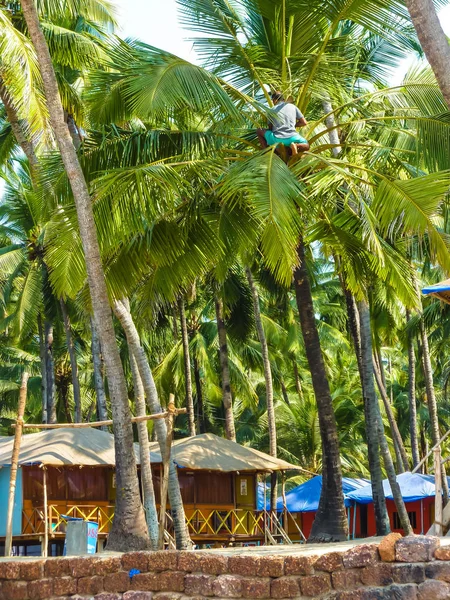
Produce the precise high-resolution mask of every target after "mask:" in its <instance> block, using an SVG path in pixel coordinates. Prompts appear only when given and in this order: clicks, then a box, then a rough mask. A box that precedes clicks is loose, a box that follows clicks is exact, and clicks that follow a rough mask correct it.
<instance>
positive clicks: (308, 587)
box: [300, 573, 331, 597]
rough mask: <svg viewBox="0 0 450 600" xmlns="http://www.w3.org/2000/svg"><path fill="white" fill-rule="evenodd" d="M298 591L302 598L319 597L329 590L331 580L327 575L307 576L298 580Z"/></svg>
mask: <svg viewBox="0 0 450 600" xmlns="http://www.w3.org/2000/svg"><path fill="white" fill-rule="evenodd" d="M300 590H301V592H302V594H303V596H313V597H316V596H320V595H321V594H325V592H329V591H330V590H331V579H330V575H329V574H328V573H319V574H318V575H307V576H306V577H301V578H300Z"/></svg>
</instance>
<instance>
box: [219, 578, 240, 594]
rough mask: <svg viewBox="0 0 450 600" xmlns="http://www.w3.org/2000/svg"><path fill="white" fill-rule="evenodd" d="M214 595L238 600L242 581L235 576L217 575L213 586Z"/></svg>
mask: <svg viewBox="0 0 450 600" xmlns="http://www.w3.org/2000/svg"><path fill="white" fill-rule="evenodd" d="M213 590H214V595H215V596H218V597H219V598H240V597H241V596H242V579H241V577H236V576H235V575H219V576H218V577H216V580H215V581H214V584H213Z"/></svg>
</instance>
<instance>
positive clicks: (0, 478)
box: [0, 467, 22, 537]
mask: <svg viewBox="0 0 450 600" xmlns="http://www.w3.org/2000/svg"><path fill="white" fill-rule="evenodd" d="M10 474H11V469H10V467H2V468H0V537H4V536H5V535H6V513H7V511H8V497H9V477H10ZM21 532H22V469H18V470H17V480H16V492H15V495H14V509H13V535H20V534H21Z"/></svg>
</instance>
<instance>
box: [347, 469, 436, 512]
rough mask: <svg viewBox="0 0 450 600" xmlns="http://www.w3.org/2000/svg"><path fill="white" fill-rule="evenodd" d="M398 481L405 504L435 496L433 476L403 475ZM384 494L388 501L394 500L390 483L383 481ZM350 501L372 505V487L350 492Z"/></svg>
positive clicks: (367, 486) (348, 496)
mask: <svg viewBox="0 0 450 600" xmlns="http://www.w3.org/2000/svg"><path fill="white" fill-rule="evenodd" d="M397 481H398V483H399V485H400V491H401V493H402V496H403V500H404V501H405V502H414V501H416V500H422V499H423V498H430V497H431V496H434V495H435V488H434V477H433V476H431V475H422V474H421V473H409V472H407V473H401V474H400V475H397ZM383 488H384V494H385V496H386V498H387V499H389V500H393V496H392V491H391V486H390V485H389V481H388V480H387V479H385V480H384V481H383ZM346 498H347V499H348V500H355V501H356V502H358V503H359V504H371V503H372V502H373V500H372V487H371V485H370V484H369V485H366V486H365V487H362V488H360V489H358V490H354V491H352V492H349V493H348V494H347V495H346Z"/></svg>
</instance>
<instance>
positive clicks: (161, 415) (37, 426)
mask: <svg viewBox="0 0 450 600" xmlns="http://www.w3.org/2000/svg"><path fill="white" fill-rule="evenodd" d="M186 412H187V409H186V408H174V410H173V412H172V413H171V415H172V417H173V416H176V415H181V414H185V413H186ZM168 416H169V412H162V413H156V414H154V415H143V416H141V417H132V418H131V422H132V423H141V422H142V421H156V420H158V419H166V418H167V417H168ZM113 424H114V422H113V421H112V420H109V421H93V422H92V423H36V424H34V423H23V424H22V427H23V428H24V429H64V428H70V429H81V428H87V427H102V426H104V425H113ZM12 427H16V426H15V425H12Z"/></svg>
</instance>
